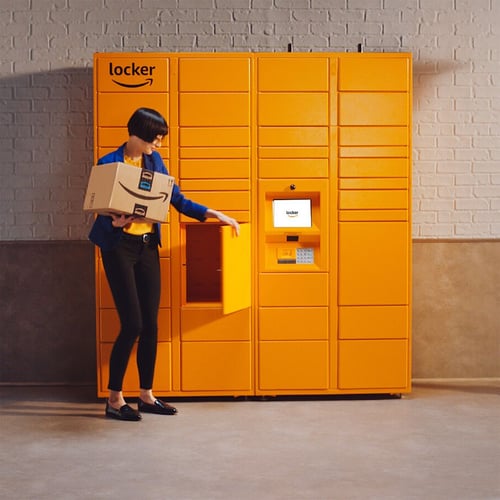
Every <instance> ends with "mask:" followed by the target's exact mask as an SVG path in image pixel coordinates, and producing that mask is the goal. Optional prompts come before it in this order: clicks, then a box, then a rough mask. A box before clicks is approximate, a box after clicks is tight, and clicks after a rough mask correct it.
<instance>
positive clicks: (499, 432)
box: [0, 380, 500, 500]
mask: <svg viewBox="0 0 500 500" xmlns="http://www.w3.org/2000/svg"><path fill="white" fill-rule="evenodd" d="M499 395H500V381H493V380H487V381H486V380H477V381H454V382H453V381H428V382H424V381H420V382H416V383H415V385H414V391H413V393H412V394H411V395H409V396H405V397H403V398H402V399H381V398H340V399H339V398H337V399H327V400H325V399H316V400H311V399H307V400H303V399H300V398H295V399H294V400H292V399H286V400H285V399H278V400H268V401H245V400H222V401H213V400H212V401H179V402H176V403H175V404H176V406H177V408H178V409H179V414H178V415H176V416H170V417H163V416H156V415H144V416H143V420H142V422H120V421H114V420H109V419H105V418H104V417H103V410H104V405H103V402H102V401H99V400H97V399H96V398H95V396H93V388H76V389H75V388H60V387H59V388H47V387H45V388H33V387H31V388H27V387H22V388H15V387H0V396H1V408H0V417H1V426H0V439H1V441H0V443H1V444H0V498H2V499H8V500H17V499H20V500H21V499H22V500H27V499H37V500H44V499H51V500H59V499H102V498H105V499H107V498H109V499H132V498H134V499H144V500H156V499H168V498H176V499H180V500H194V499H203V500H217V499H224V500H226V499H227V500H246V499H251V500H256V499H259V500H261V499H269V500H281V499H283V500H292V499H307V500H330V499H341V500H347V499H384V500H385V499H404V500H406V499H426V500H433V499H447V500H448V499H466V500H480V499H498V498H500V404H499V403H500V399H499Z"/></svg>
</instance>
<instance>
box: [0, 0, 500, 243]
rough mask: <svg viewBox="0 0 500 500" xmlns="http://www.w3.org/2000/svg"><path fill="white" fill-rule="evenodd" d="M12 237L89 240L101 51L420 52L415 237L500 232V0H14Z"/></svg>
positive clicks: (5, 39) (1, 8)
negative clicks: (85, 206) (85, 208)
mask: <svg viewBox="0 0 500 500" xmlns="http://www.w3.org/2000/svg"><path fill="white" fill-rule="evenodd" d="M0 17H1V19H2V31H1V33H0V42H1V46H2V58H1V59H0V106H1V113H0V155H1V158H2V161H1V170H0V240H32V239H53V240H56V239H63V240H64V239H85V238H86V237H87V232H88V229H89V225H90V217H88V216H85V215H84V214H83V213H82V211H81V205H82V200H83V196H84V190H85V184H86V179H87V176H88V169H89V167H90V165H91V163H92V56H93V53H94V52H97V51H99V52H103V51H117V52H120V51H131V52H133V51H166V52H170V51H171V52H180V51H208V52H210V51H217V52H229V51H245V52H246V51H261V52H262V51H270V52H271V51H286V49H287V45H288V43H292V44H293V47H294V49H295V50H296V51H317V52H325V51H329V52H330V51H331V52H344V51H346V50H347V51H355V50H356V48H357V45H358V43H362V44H363V46H364V48H365V50H366V51H384V52H389V51H396V52H412V53H413V56H414V106H413V123H414V134H413V135H414V144H413V160H414V161H413V183H414V188H413V207H414V214H413V235H414V237H415V238H473V239H480V238H494V239H498V238H500V0H36V1H35V0H2V1H1V2H0Z"/></svg>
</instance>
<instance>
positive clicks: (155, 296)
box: [89, 108, 239, 421]
mask: <svg viewBox="0 0 500 500" xmlns="http://www.w3.org/2000/svg"><path fill="white" fill-rule="evenodd" d="M127 128H128V133H129V138H128V140H127V142H126V143H125V144H123V145H122V146H121V147H119V148H118V149H117V150H116V151H113V152H111V153H109V154H107V155H105V156H103V157H102V158H101V159H100V160H99V161H98V164H99V165H102V164H106V163H113V162H124V163H127V164H130V165H134V166H136V167H138V168H144V169H147V170H152V171H154V172H161V173H163V174H168V172H167V169H166V167H165V165H164V163H163V160H162V159H161V156H160V154H159V153H158V152H157V151H156V149H157V148H159V147H160V146H161V141H162V139H163V138H164V137H165V136H166V135H167V134H168V125H167V122H166V121H165V119H164V118H163V116H162V115H161V114H160V113H158V112H157V111H155V110H153V109H149V108H139V109H138V110H136V111H135V112H134V114H133V115H132V116H131V118H130V120H129V122H128V125H127ZM170 202H171V204H172V205H173V206H174V207H175V208H176V209H177V210H178V211H179V212H181V213H183V214H185V215H187V216H189V217H192V218H194V219H197V220H199V221H204V220H205V219H206V218H208V217H213V218H216V219H218V220H219V221H221V222H222V223H224V224H229V225H231V226H233V227H234V229H235V231H236V233H237V234H238V232H239V225H238V222H236V220H234V219H232V218H231V217H228V216H227V215H225V214H223V213H221V212H218V211H217V210H213V209H211V208H207V207H205V206H203V205H200V204H198V203H195V202H193V201H191V200H188V199H186V198H185V196H184V195H183V194H182V193H181V192H180V190H179V187H178V186H177V185H175V186H174V189H173V192H172V196H171V201H170ZM89 239H90V240H91V241H92V242H93V243H94V244H96V245H97V246H99V247H100V249H101V255H102V262H103V266H104V271H105V273H106V277H107V279H108V283H109V286H110V289H111V293H112V295H113V299H114V302H115V306H116V309H117V311H118V315H119V317H120V324H121V328H120V333H119V335H118V337H117V338H116V341H115V343H114V345H113V350H112V352H111V358H110V363H109V385H108V389H109V398H108V400H107V401H106V410H105V414H106V416H107V417H110V418H115V419H118V420H129V421H138V420H141V413H156V414H161V415H174V414H175V413H177V410H176V408H174V407H173V406H170V405H168V404H167V403H165V402H163V401H161V400H159V399H156V398H155V396H154V395H153V392H152V385H153V376H154V368H155V361H156V347H157V332H158V325H157V317H158V308H159V305H160V260H159V254H158V245H159V244H160V224H157V223H150V222H147V221H145V220H144V219H138V218H137V217H135V216H128V215H113V214H111V215H110V216H107V215H98V216H97V217H96V219H95V221H94V224H93V226H92V229H91V231H90V234H89ZM137 337H139V342H138V348H137V367H138V370H139V381H140V395H139V402H138V410H135V409H133V408H132V407H131V406H129V405H128V404H127V403H126V401H125V399H124V397H123V393H122V383H123V377H124V375H125V370H126V369H127V364H128V361H129V358H130V353H131V351H132V348H133V346H134V343H135V341H136V339H137Z"/></svg>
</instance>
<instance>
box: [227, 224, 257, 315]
mask: <svg viewBox="0 0 500 500" xmlns="http://www.w3.org/2000/svg"><path fill="white" fill-rule="evenodd" d="M250 236H251V233H250V224H241V225H240V234H239V236H235V234H234V231H233V228H232V227H230V226H222V227H221V240H222V311H223V313H224V314H229V313H232V312H235V311H239V310H240V309H245V308H247V307H250V306H251V300H252V296H251V284H252V275H251V255H250V245H251V242H250Z"/></svg>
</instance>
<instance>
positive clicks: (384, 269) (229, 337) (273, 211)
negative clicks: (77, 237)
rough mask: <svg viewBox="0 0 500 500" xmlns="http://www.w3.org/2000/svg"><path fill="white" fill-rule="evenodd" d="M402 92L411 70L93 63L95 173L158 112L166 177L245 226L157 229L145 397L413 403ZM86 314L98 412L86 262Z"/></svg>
mask: <svg viewBox="0 0 500 500" xmlns="http://www.w3.org/2000/svg"><path fill="white" fill-rule="evenodd" d="M411 78H412V75H411V56H410V55H409V54H349V53H346V54H310V53H307V54H299V53H272V54H259V53H255V54H253V53H252V54H249V53H240V54H238V53H231V54H170V53H149V54H147V53H143V54H127V53H120V54H113V53H102V54H95V58H94V116H95V159H96V160H97V158H98V157H100V156H102V155H103V154H105V153H106V152H108V151H110V150H111V149H114V148H116V147H117V146H119V145H120V144H121V143H123V142H124V141H125V140H126V123H127V120H128V118H129V116H130V115H131V114H132V112H133V111H134V110H135V109H136V108H138V107H140V106H148V107H152V108H156V109H157V110H158V111H160V112H161V113H162V114H163V115H164V116H165V117H166V119H167V121H168V123H169V129H170V130H169V135H168V137H167V139H166V141H164V144H163V148H162V150H161V153H162V156H163V158H164V160H165V163H166V165H167V168H168V169H169V173H170V174H171V175H174V176H175V177H176V178H177V182H178V184H179V185H180V187H181V189H182V190H183V192H184V193H185V194H186V195H187V196H188V197H190V198H192V199H193V200H195V201H198V202H200V203H203V204H206V205H208V206H210V207H213V208H217V209H220V210H222V211H224V212H226V213H228V214H230V215H232V216H233V217H235V218H236V219H237V220H238V221H239V222H240V224H241V235H240V236H239V237H238V238H236V237H235V236H234V235H233V234H232V231H231V230H230V228H229V227H224V226H221V225H220V224H218V223H213V222H205V223H199V222H197V221H194V220H192V219H189V218H187V217H185V216H180V215H179V214H178V213H177V212H176V211H175V210H172V211H171V212H170V213H169V216H168V217H169V220H168V221H166V222H165V223H164V224H163V228H162V238H163V246H162V249H161V268H162V302H161V307H160V313H159V316H160V318H159V319H160V321H159V323H160V332H159V350H158V361H157V368H156V375H155V382H154V391H155V393H156V394H158V395H163V396H176V397H177V396H222V395H224V396H252V395H280V394H281V395H285V394H342V393H346V394H348V393H351V394H356V393H403V392H409V391H410V390H411V369H410V368H411V352H410V346H411V343H410V304H411V297H410V285H411V283H410V279H411V267H410V262H411V228H410V226H411V224H410V222H411V221H410V173H411V168H410V165H411V157H410V152H411V98H412V94H411V88H412V80H411ZM96 297H97V300H96V318H97V322H96V324H97V360H98V367H97V368H98V395H99V396H105V395H106V394H107V388H106V387H107V369H108V358H109V353H110V349H111V346H112V342H113V339H114V337H115V336H116V335H117V333H118V329H119V321H118V318H117V314H116V311H115V310H114V306H113V302H112V298H111V295H110V292H109V289H108V286H107V283H106V279H105V276H104V272H103V270H102V264H101V261H100V256H99V252H98V251H96ZM125 387H126V388H127V389H128V394H129V395H137V394H138V389H139V387H138V380H137V375H136V367H135V363H134V361H133V359H132V358H131V362H130V366H129V369H128V371H127V374H126V380H125Z"/></svg>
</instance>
